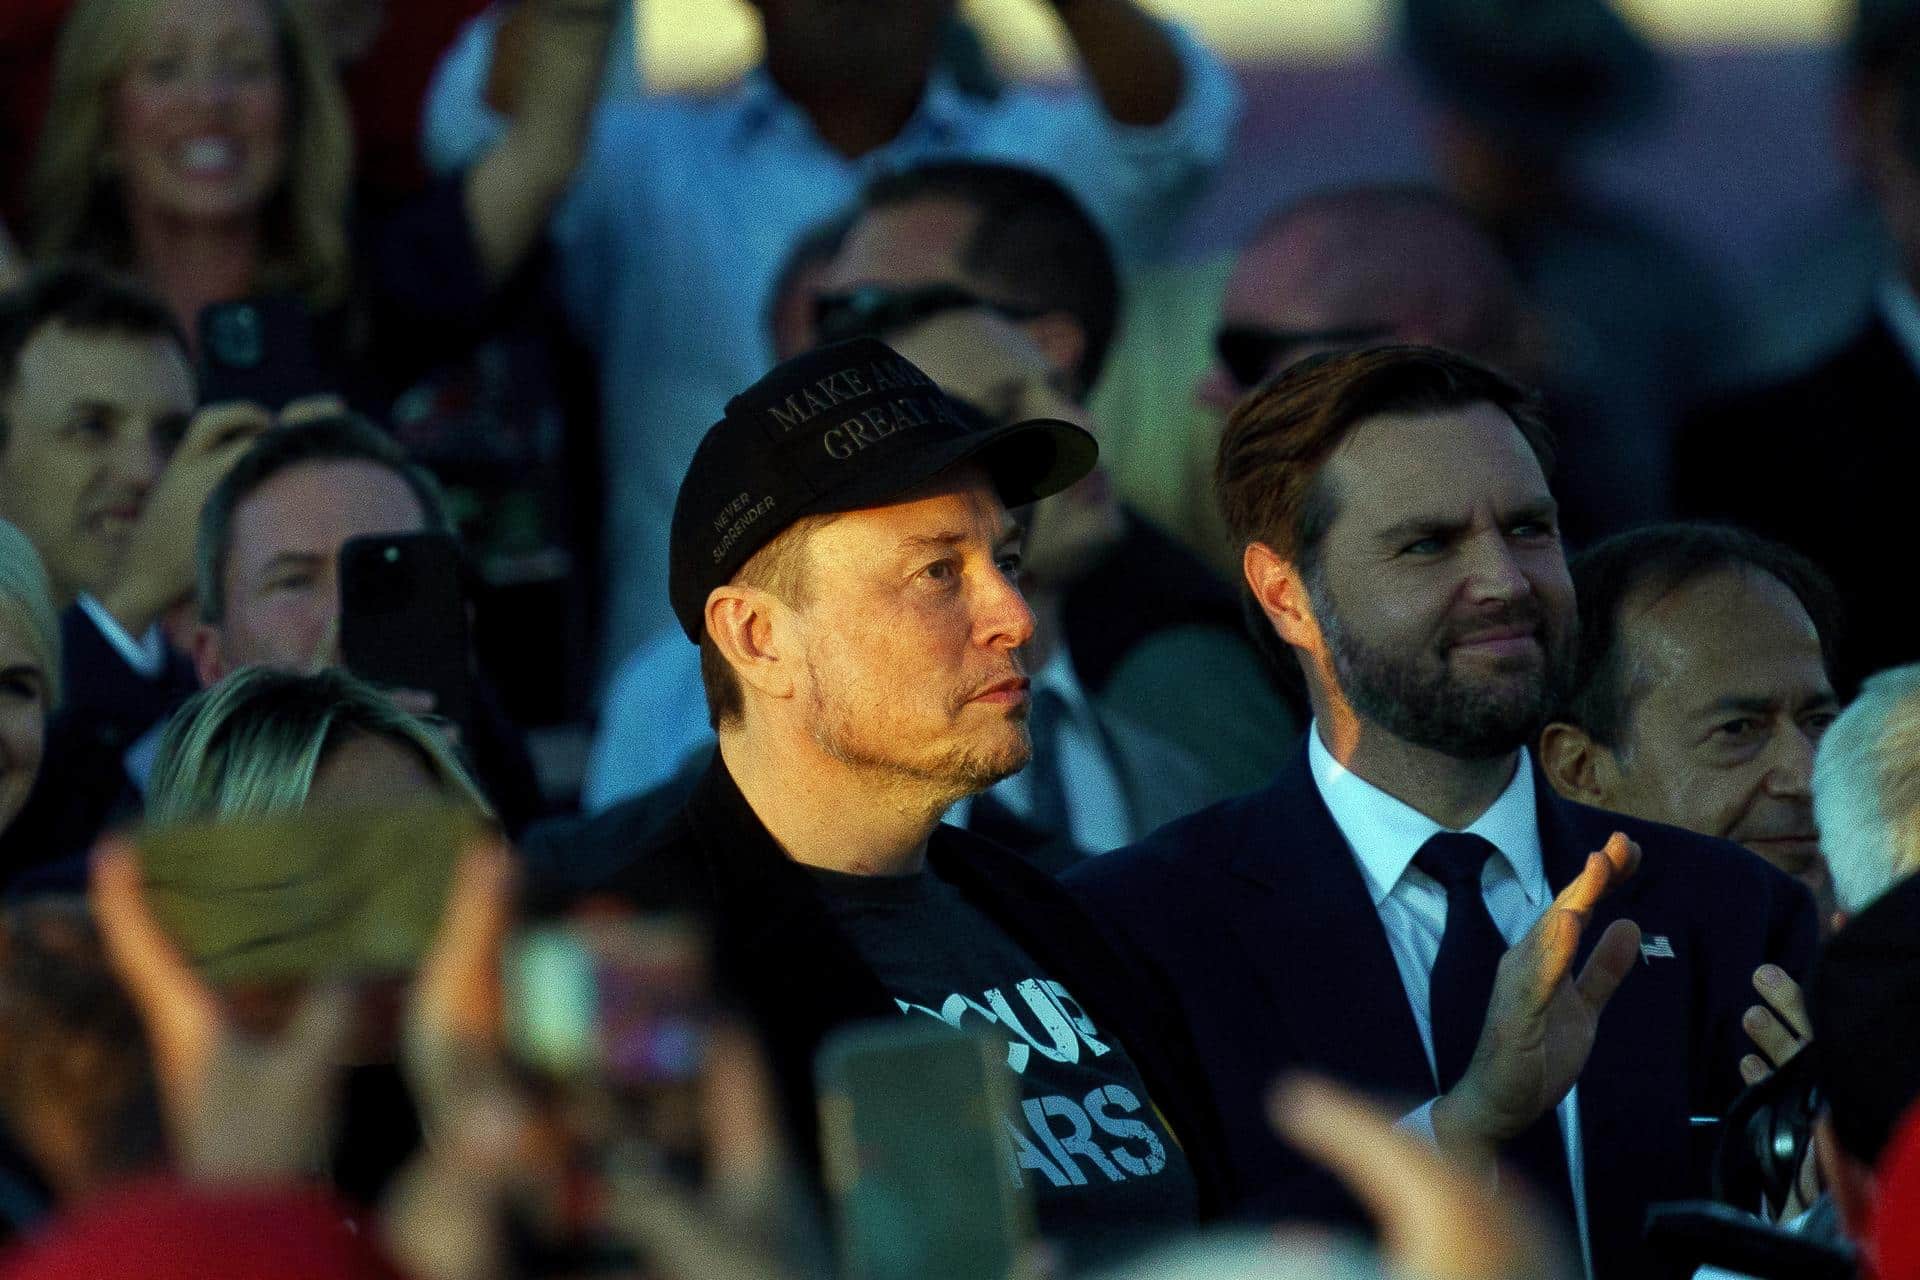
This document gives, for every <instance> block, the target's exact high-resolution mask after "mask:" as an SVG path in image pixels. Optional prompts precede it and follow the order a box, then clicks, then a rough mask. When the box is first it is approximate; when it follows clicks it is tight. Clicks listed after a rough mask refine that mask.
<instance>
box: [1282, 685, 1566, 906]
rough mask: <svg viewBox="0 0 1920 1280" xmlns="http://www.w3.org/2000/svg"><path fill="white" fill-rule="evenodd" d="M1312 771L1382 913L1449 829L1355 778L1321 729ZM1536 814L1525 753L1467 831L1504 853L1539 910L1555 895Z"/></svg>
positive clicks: (1313, 742) (1311, 740)
mask: <svg viewBox="0 0 1920 1280" xmlns="http://www.w3.org/2000/svg"><path fill="white" fill-rule="evenodd" d="M1307 763H1308V767H1309V768H1311V770H1312V771H1313V781H1314V785H1315V786H1317V787H1318V788H1319V789H1320V798H1321V799H1322V800H1323V801H1325V802H1326V806H1327V811H1328V812H1329V813H1331V814H1332V815H1333V822H1334V825H1335V826H1337V827H1339V828H1340V834H1341V835H1343V836H1345V837H1346V840H1347V845H1348V847H1349V848H1351V849H1352V850H1353V857H1354V861H1355V862H1358V863H1359V864H1360V873H1361V875H1362V876H1363V877H1365V879H1366V882H1367V892H1368V893H1370V894H1371V895H1372V896H1373V904H1374V905H1375V906H1376V907H1377V906H1379V905H1380V903H1381V902H1382V901H1384V900H1385V899H1386V897H1387V895H1388V894H1390V893H1392V892H1393V890H1394V886H1395V885H1397V884H1399V883H1400V877H1401V876H1402V875H1404V874H1406V870H1407V867H1408V866H1409V865H1410V864H1411V863H1412V862H1413V855H1414V854H1416V853H1418V852H1420V846H1421V845H1423V844H1425V843H1426V842H1427V840H1428V839H1429V838H1431V837H1432V836H1434V835H1435V834H1437V833H1438V832H1440V831H1442V830H1444V829H1445V828H1443V827H1442V826H1441V825H1440V824H1439V823H1437V822H1435V821H1434V820H1433V819H1432V818H1429V817H1427V815H1425V814H1424V813H1421V812H1420V811H1419V810H1417V809H1415V808H1413V807H1412V806H1411V805H1409V804H1407V803H1405V802H1404V801H1402V800H1399V799H1396V798H1395V797H1393V796H1390V795H1388V794H1387V793H1386V792H1384V791H1382V790H1381V789H1380V788H1378V787H1376V786H1374V785H1373V784H1372V783H1371V782H1368V781H1367V780H1366V779H1365V778H1362V777H1361V776H1360V775H1359V774H1356V773H1352V772H1349V771H1348V769H1347V768H1346V766H1345V765H1342V764H1341V763H1340V762H1339V761H1338V760H1335V759H1334V758H1333V753H1332V752H1331V751H1328V750H1327V748H1326V745H1325V744H1324V743H1322V742H1321V741H1320V725H1319V722H1318V721H1315V722H1314V724H1313V725H1312V727H1311V728H1309V729H1308V731H1307ZM1534 806H1535V801H1534V794H1533V765H1532V757H1531V756H1529V755H1528V753H1527V749H1526V748H1525V747H1522V748H1520V759H1519V762H1518V764H1517V765H1516V766H1515V767H1514V770H1513V777H1512V778H1511V779H1510V780H1509V781H1508V783H1507V786H1506V789H1505V790H1504V791H1502V792H1501V793H1500V796H1499V798H1498V799H1496V800H1495V801H1494V802H1493V803H1492V804H1491V805H1489V806H1487V811H1486V812H1485V813H1483V814H1481V815H1480V816H1479V817H1478V818H1475V819H1474V820H1473V822H1472V823H1471V824H1469V825H1468V827H1467V830H1468V831H1470V832H1472V833H1473V834H1474V835H1477V836H1481V837H1484V838H1485V839H1486V840H1487V841H1489V842H1490V843H1491V844H1492V845H1493V847H1494V848H1496V849H1498V850H1499V851H1500V856H1501V857H1503V858H1505V859H1506V862H1507V866H1508V867H1510V868H1511V869H1512V870H1513V873H1514V876H1515V878H1517V879H1518V880H1519V881H1520V887H1521V889H1522V890H1523V891H1524V892H1525V893H1526V895H1527V901H1528V902H1531V903H1532V904H1533V905H1535V906H1539V905H1541V904H1542V903H1544V902H1546V901H1547V898H1548V897H1549V896H1550V895H1549V894H1548V893H1547V876H1546V870H1545V868H1544V866H1543V865H1542V862H1541V855H1540V824H1539V821H1538V814H1537V813H1536V811H1535V807H1534Z"/></svg>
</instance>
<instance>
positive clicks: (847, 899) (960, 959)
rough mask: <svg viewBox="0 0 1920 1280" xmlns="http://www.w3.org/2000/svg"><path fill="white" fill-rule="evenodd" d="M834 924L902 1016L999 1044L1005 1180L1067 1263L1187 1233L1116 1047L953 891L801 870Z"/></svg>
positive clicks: (1190, 1218)
mask: <svg viewBox="0 0 1920 1280" xmlns="http://www.w3.org/2000/svg"><path fill="white" fill-rule="evenodd" d="M809 871H810V872H811V874H812V876H813V878H814V880H815V882H816V883H817V884H818V885H819V887H820V892H821V897H822V899H823V900H824V901H825V903H826V906H827V909H828V911H829V912H830V913H831V914H832V916H833V919H834V922H835V923H836V924H837V925H838V926H839V927H840V930H841V932H842V933H844V934H845V935H846V938H847V940H848V941H849V942H850V943H852V944H853V947H854V949H855V950H856V951H858V952H859V953H860V956H861V958H862V959H863V960H865V961H866V963H867V964H868V965H869V966H870V967H871V968H872V969H873V971H874V973H875V974H876V975H877V976H878V977H879V979H880V982H881V985H883V986H884V987H886V989H887V990H888V991H889V992H891V993H892V995H893V997H894V1004H895V1006H896V1007H898V1008H899V1010H900V1011H901V1012H902V1013H904V1014H906V1015H908V1016H909V1017H931V1018H938V1019H939V1020H940V1021H942V1022H945V1023H947V1024H949V1025H951V1026H955V1027H960V1028H965V1029H979V1028H982V1027H986V1028H991V1029H993V1030H994V1032H995V1033H996V1034H1004V1035H1006V1037H1007V1065H1008V1066H1009V1067H1010V1068H1011V1069H1012V1071H1013V1074H1014V1077H1015V1081H1016V1088H1017V1090H1018V1093H1019V1096H1020V1104H1019V1106H1018V1108H1017V1109H1016V1110H1015V1111H1014V1112H1013V1113H1012V1114H1010V1115H1008V1116H1006V1117H1005V1118H1004V1119H1005V1124H1006V1131H1007V1138H1008V1141H1009V1143H1010V1151H1009V1159H1010V1163H1009V1167H1008V1170H1007V1172H1008V1176H1009V1177H1010V1178H1011V1179H1012V1180H1013V1182H1014V1184H1015V1185H1016V1186H1020V1185H1031V1186H1032V1188H1033V1191H1034V1207H1035V1212H1036V1215H1037V1217H1038V1219H1039V1226H1040V1231H1041V1234H1042V1235H1043V1236H1046V1237H1048V1238H1049V1239H1051V1240H1053V1241H1055V1242H1056V1243H1058V1244H1060V1245H1062V1246H1064V1247H1065V1249H1066V1251H1067V1253H1068V1257H1069V1259H1070V1261H1071V1262H1073V1263H1074V1264H1075V1265H1076V1266H1085V1265H1087V1264H1089V1263H1097V1262H1104V1261H1109V1260H1111V1259H1113V1258H1115V1257H1117V1256H1120V1255H1122V1254H1125V1253H1127V1252H1130V1251H1132V1250H1133V1249H1136V1248H1138V1247H1140V1246H1141V1245H1144V1244H1146V1243H1149V1242H1151V1241H1152V1240H1153V1239H1154V1238H1155V1237H1157V1236H1159V1235H1163V1234H1165V1233H1167V1232H1169V1231H1177V1230H1180V1229H1182V1228H1186V1227H1190V1226H1192V1225H1193V1223H1194V1221H1195V1218H1196V1215H1197V1212H1198V1191H1197V1188H1196V1185H1195V1182H1194V1176H1193V1170H1192V1168H1191V1167H1190V1166H1189V1165H1188V1163H1187V1159H1186V1156H1185V1154H1184V1153H1183V1152H1182V1151H1181V1150H1180V1147H1179V1144H1178V1143H1176V1142H1175V1141H1174V1140H1173V1137H1172V1135H1171V1134H1170V1133H1169V1132H1168V1130H1167V1127H1166V1124H1165V1122H1164V1121H1162V1120H1161V1118H1160V1116H1159V1114H1158V1113H1157V1112H1156V1111H1155V1110H1154V1108H1153V1105H1152V1102H1151V1100H1150V1099H1149V1098H1148V1097H1147V1087H1146V1085H1145V1083H1144V1082H1143V1081H1142V1080H1141V1078H1140V1072H1139V1070H1138V1068H1136V1067H1135V1066H1134V1064H1133V1060H1132V1059H1131V1058H1129V1057H1128V1056H1127V1052H1126V1049H1125V1048H1124V1047H1123V1046H1122V1045H1121V1044H1120V1042H1119V1041H1118V1040H1117V1039H1115V1038H1114V1037H1113V1036H1111V1035H1109V1034H1107V1033H1105V1032H1103V1031H1102V1030H1101V1029H1100V1028H1099V1027H1096V1026H1095V1025H1094V1024H1093V1022H1092V1020H1091V1019H1090V1018H1088V1016H1087V1014H1086V1011H1085V1010H1084V1009H1082V1008H1081V1007H1080V1004H1079V1002H1078V1001H1076V1000H1075V999H1074V998H1073V994H1072V993H1071V992H1070V991H1069V990H1068V989H1067V988H1066V987H1065V986H1064V985H1062V984H1061V983H1060V982H1058V981H1056V980H1054V979H1053V978H1052V977H1051V976H1049V975H1048V974H1046V973H1043V972H1041V970H1040V966H1039V965H1038V964H1037V963H1036V962H1035V961H1034V959H1033V957H1031V956H1030V955H1028V954H1027V952H1026V951H1025V949H1023V948H1022V947H1021V946H1020V945H1019V944H1018V943H1017V942H1015V941H1014V940H1013V939H1012V938H1010V937H1008V936H1007V934H1006V933H1005V931H1003V930H1002V929H1001V928H1000V927H999V926H998V925H996V924H995V923H994V922H993V921H992V920H991V919H989V918H988V917H987V916H985V915H984V914H982V913H981V912H980V911H979V910H977V909H976V908H975V907H974V906H973V904H971V903H970V902H968V901H967V899H966V898H965V897H964V896H963V895H962V894H961V893H960V892H959V890H957V889H955V888H954V887H953V886H952V885H950V884H948V883H947V882H946V881H944V880H942V879H941V878H940V877H938V876H936V875H934V874H933V873H932V872H931V871H925V872H922V873H920V874H918V875H912V876H854V875H843V874H840V873H837V872H832V871H823V870H819V869H815V868H809Z"/></svg>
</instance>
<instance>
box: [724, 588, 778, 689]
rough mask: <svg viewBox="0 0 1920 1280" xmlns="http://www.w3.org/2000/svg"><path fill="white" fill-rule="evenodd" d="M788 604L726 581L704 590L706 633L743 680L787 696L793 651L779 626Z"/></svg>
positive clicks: (770, 595)
mask: <svg viewBox="0 0 1920 1280" xmlns="http://www.w3.org/2000/svg"><path fill="white" fill-rule="evenodd" d="M785 609H786V606H785V605H783V604H781V603H780V601H779V600H778V599H777V598H776V597H774V595H773V594H772V593H771V592H767V591H762V590H760V589H759V588H757V587H745V586H739V585H737V584H733V583H729V584H727V585H726V586H720V587H715V588H714V589H713V590H712V591H711V592H709V593H708V595H707V615H706V617H707V635H708V636H709V637H710V638H711V639H712V640H713V643H714V646H715V647H716V648H718V649H719V650H720V654H721V656H722V657H723V658H725V659H726V661H727V665H728V666H730V667H732V668H733V672H734V674H735V675H737V676H738V677H740V680H741V682H742V683H744V684H748V685H751V686H753V688H755V689H757V690H759V691H760V692H761V693H762V694H765V695H766V696H767V697H769V698H791V697H792V696H793V694H794V687H795V677H796V673H797V671H798V659H797V655H796V654H794V653H792V652H790V651H789V648H788V645H787V644H786V643H785V641H786V637H785V636H784V635H782V634H781V633H782V632H783V631H784V630H785V629H784V628H783V627H782V626H780V623H781V621H782V620H783V619H782V614H783V612H784V611H785Z"/></svg>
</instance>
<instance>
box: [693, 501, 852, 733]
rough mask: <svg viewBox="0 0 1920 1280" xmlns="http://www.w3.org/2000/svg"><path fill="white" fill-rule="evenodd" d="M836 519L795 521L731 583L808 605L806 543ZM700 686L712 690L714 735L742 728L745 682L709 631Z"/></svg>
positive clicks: (704, 632) (702, 646)
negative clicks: (736, 727)
mask: <svg viewBox="0 0 1920 1280" xmlns="http://www.w3.org/2000/svg"><path fill="white" fill-rule="evenodd" d="M834 519H835V517H834V516H831V515H815V516H802V517H800V519H798V520H795V521H794V522H793V523H792V524H790V525H788V526H787V527H786V528H784V529H782V530H781V531H780V532H779V533H778V534H776V535H774V539H773V541H771V542H769V543H767V545H766V546H764V547H761V548H760V549H759V550H758V551H756V552H754V553H753V555H752V556H751V557H749V558H748V560H747V562H746V563H745V564H743V565H741V566H740V571H739V572H738V573H736V574H734V575H733V577H732V579H731V581H732V582H734V583H737V584H739V585H740V586H743V587H755V588H758V589H759V590H761V591H765V592H768V593H769V594H771V595H774V596H777V597H779V598H780V599H781V600H784V601H786V602H787V603H788V604H791V605H803V604H805V603H806V602H807V596H808V594H809V590H810V588H811V586H812V583H811V580H810V578H809V576H808V574H807V557H806V554H805V552H806V545H807V540H808V539H809V538H810V537H811V536H812V535H813V532H814V530H816V529H819V528H821V527H822V526H824V525H827V524H829V523H831V522H832V521H833V520H834ZM700 683H701V685H702V686H703V687H704V688H705V689H706V691H707V722H708V723H709V724H711V725H712V726H713V727H714V730H715V731H716V732H718V731H719V730H720V729H722V728H725V727H726V726H728V725H733V724H737V723H739V720H740V715H741V713H742V712H743V711H745V710H746V696H745V694H744V692H743V691H742V690H741V688H740V677H739V676H738V675H736V674H734V670H733V666H732V664H730V663H729V662H728V661H727V658H726V655H725V654H723V653H721V652H720V646H719V645H717V644H715V643H714V642H713V635H712V633H710V632H709V631H708V630H707V629H706V628H705V627H704V626H703V627H701V629H700Z"/></svg>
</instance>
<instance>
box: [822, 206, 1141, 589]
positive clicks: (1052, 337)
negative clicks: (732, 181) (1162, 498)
mask: <svg viewBox="0 0 1920 1280" xmlns="http://www.w3.org/2000/svg"><path fill="white" fill-rule="evenodd" d="M978 220H979V215H978V214H977V213H975V212H974V211H973V210H972V209H969V208H967V207H966V206H964V205H962V204H959V203H957V202H955V201H951V200H916V201H911V202H909V203H906V204H901V205H896V206H894V207H892V208H887V209H879V210H875V211H872V212H869V213H866V214H863V215H862V216H861V217H860V219H859V221H858V222H856V223H855V224H854V225H853V226H852V227H851V228H850V229H849V230H848V233H847V238H846V240H845V242H844V243H843V244H842V246H841V249H840V252H839V253H838V254H837V255H836V256H835V258H834V259H833V261H832V262H831V263H830V264H829V266H828V268H827V272H826V276H825V278H824V280H823V281H822V283H821V286H820V287H821V292H822V293H826V294H833V293H846V292H850V291H853V290H856V289H868V288H874V287H880V288H886V289H894V290H901V291H907V290H913V289H916V288H920V287H922V286H926V285H942V284H944V285H958V286H960V287H961V288H963V289H967V290H969V291H971V292H974V293H977V294H979V295H980V296H981V297H983V298H985V299H987V300H989V301H991V295H992V291H991V290H990V289H988V288H986V287H985V286H983V285H981V284H979V283H978V282H976V281H975V280H973V279H972V278H971V277H970V276H969V275H968V273H967V271H966V269H965V268H964V267H963V266H962V265H961V257H962V254H963V253H964V251H965V248H966V245H967V242H968V240H969V239H970V238H971V237H972V235H973V228H974V224H975V223H976V222H977V221H978ZM876 336H878V337H880V338H881V339H882V340H884V341H886V342H887V343H889V344H890V345H891V346H892V347H893V348H894V350H896V351H898V352H900V354H902V355H904V356H906V357H907V359H909V360H911V361H913V362H914V363H915V364H916V365H918V366H919V367H920V368H921V369H923V370H925V371H926V373H927V376H928V377H930V378H932V379H933V380H934V381H935V382H937V383H939V384H940V386H941V387H942V388H943V389H944V390H945V391H947V393H948V394H950V395H953V396H956V397H958V398H959V399H961V400H964V401H966V402H967V403H968V404H971V405H973V406H974V407H975V408H977V409H979V410H981V411H982V412H983V413H985V414H987V415H988V416H989V417H991V418H994V419H996V420H1002V421H1012V420H1014V419H1015V418H1016V417H1049V418H1064V419H1066V420H1068V421H1070V422H1076V423H1079V424H1080V425H1082V426H1084V427H1087V428H1089V429H1090V430H1092V429H1095V424H1094V423H1093V422H1092V421H1091V420H1090V419H1089V418H1088V417H1087V415H1086V414H1085V413H1084V412H1082V411H1081V410H1080V408H1079V407H1078V405H1076V404H1075V402H1074V400H1073V398H1072V396H1071V394H1070V392H1071V384H1072V379H1073V373H1074V367H1075V365H1076V364H1077V363H1078V361H1079V359H1080V353H1081V350H1082V347H1083V345H1084V341H1085V340H1084V337H1083V336H1082V334H1081V332H1080V328H1079V325H1078V324H1077V323H1075V322H1073V321H1072V320H1071V319H1070V318H1068V317H1066V316H1064V315H1061V314H1059V313H1055V314H1050V315H1046V316H1041V317H1038V318H1034V319H1022V318H1016V317H1013V316H1009V315H1006V314H1003V313H1001V312H999V311H996V310H994V309H993V308H992V307H991V306H979V307H969V308H961V309H956V310H949V311H941V312H939V313H937V314H935V315H932V316H928V317H927V318H925V319H922V320H919V321H916V322H914V323H913V324H911V325H909V326H907V327H906V328H904V329H901V330H898V331H892V332H888V333H883V334H879V335H876ZM1096 434H1098V433H1097V430H1096ZM1114 503H1115V497H1114V494H1113V488H1112V484H1111V482H1110V481H1109V480H1108V478H1107V473H1106V472H1105V471H1104V470H1103V469H1101V468H1099V467H1095V468H1094V469H1093V470H1092V471H1090V472H1089V473H1088V474H1087V475H1086V476H1085V477H1083V478H1082V479H1081V480H1080V481H1079V482H1078V483H1077V484H1075V485H1073V486H1072V487H1071V488H1069V489H1067V490H1066V491H1065V492H1063V493H1058V494H1055V495H1054V496H1053V497H1051V498H1048V499H1047V500H1046V501H1045V502H1042V503H1040V504H1038V505H1037V506H1036V507H1035V508H1034V510H1033V511H1032V512H1031V514H1030V516H1029V519H1028V532H1027V543H1026V558H1025V564H1026V568H1027V572H1028V573H1029V574H1030V575H1031V580H1032V582H1033V584H1034V585H1035V587H1037V588H1043V589H1044V588H1055V587H1058V586H1061V585H1064V584H1065V583H1067V582H1070V581H1072V580H1073V579H1074V578H1075V577H1076V576H1078V574H1079V573H1080V571H1081V569H1082V567H1083V566H1084V565H1085V564H1086V563H1087V561H1088V560H1089V559H1090V558H1091V557H1092V556H1093V555H1095V554H1096V553H1097V552H1098V550H1099V549H1101V548H1102V547H1104V546H1106V545H1107V543H1108V542H1109V541H1110V540H1111V538H1112V536H1113V524H1114Z"/></svg>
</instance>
